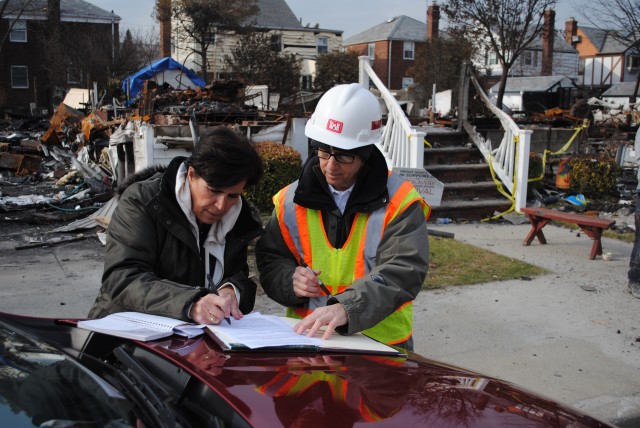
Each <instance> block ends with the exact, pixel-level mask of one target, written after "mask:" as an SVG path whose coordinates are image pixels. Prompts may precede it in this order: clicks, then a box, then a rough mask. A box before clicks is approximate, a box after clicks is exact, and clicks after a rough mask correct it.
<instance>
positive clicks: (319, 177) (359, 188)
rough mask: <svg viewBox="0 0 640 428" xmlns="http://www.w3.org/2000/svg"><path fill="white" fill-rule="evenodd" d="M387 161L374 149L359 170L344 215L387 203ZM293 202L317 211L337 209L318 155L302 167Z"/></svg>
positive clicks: (376, 207)
mask: <svg viewBox="0 0 640 428" xmlns="http://www.w3.org/2000/svg"><path fill="white" fill-rule="evenodd" d="M388 174H389V170H388V169H387V161H386V160H385V158H384V156H383V155H382V153H380V150H378V149H375V150H373V151H372V152H371V156H370V157H369V159H368V160H367V162H366V163H365V165H364V166H363V167H362V169H361V170H360V172H359V173H358V178H357V179H356V185H355V187H354V188H353V192H352V193H351V196H350V197H349V201H348V202H347V206H346V208H345V211H344V213H345V215H347V213H351V212H372V211H375V210H377V209H378V208H380V207H382V206H384V205H386V204H387V203H388V202H389V192H388V191H387V177H388ZM293 202H294V203H296V204H298V205H300V206H303V207H305V208H310V209H314V210H320V211H333V210H337V209H338V208H337V207H336V204H335V202H334V200H333V197H332V196H331V191H330V190H329V185H328V184H327V181H326V180H325V178H324V175H323V174H322V171H321V170H320V161H319V160H318V157H317V156H311V157H309V158H308V159H307V162H306V163H305V164H304V166H303V167H302V174H301V175H300V179H299V180H298V186H297V189H296V193H295V196H294V198H293Z"/></svg>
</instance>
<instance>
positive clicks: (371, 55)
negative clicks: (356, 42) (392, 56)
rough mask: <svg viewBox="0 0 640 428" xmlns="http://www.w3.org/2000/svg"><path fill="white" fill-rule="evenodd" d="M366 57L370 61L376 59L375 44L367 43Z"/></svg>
mask: <svg viewBox="0 0 640 428" xmlns="http://www.w3.org/2000/svg"><path fill="white" fill-rule="evenodd" d="M367 55H368V56H369V58H370V59H375V58H376V44H375V43H369V45H368V46H367Z"/></svg>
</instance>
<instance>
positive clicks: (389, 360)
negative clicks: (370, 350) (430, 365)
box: [363, 355, 407, 367]
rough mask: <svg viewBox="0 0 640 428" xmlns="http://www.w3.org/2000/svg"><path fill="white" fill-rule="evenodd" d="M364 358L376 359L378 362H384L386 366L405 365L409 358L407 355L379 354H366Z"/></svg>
mask: <svg viewBox="0 0 640 428" xmlns="http://www.w3.org/2000/svg"><path fill="white" fill-rule="evenodd" d="M363 358H364V359H365V360H370V361H374V362H376V363H377V364H382V365H385V366H395V367H399V366H401V365H403V364H404V363H405V361H406V360H407V358H406V357H382V356H378V355H364V356H363Z"/></svg>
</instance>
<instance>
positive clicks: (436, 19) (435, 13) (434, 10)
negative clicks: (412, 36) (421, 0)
mask: <svg viewBox="0 0 640 428" xmlns="http://www.w3.org/2000/svg"><path fill="white" fill-rule="evenodd" d="M439 24H440V6H438V5H437V4H431V5H429V7H428V8H427V40H434V39H437V38H438V26H439Z"/></svg>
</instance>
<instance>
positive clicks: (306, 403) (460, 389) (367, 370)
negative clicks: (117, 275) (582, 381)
mask: <svg viewBox="0 0 640 428" xmlns="http://www.w3.org/2000/svg"><path fill="white" fill-rule="evenodd" d="M150 346H151V347H152V348H153V349H154V350H155V351H156V352H159V353H162V354H163V355H165V356H166V357H167V358H169V359H172V360H173V361H175V363H176V364H179V365H181V366H182V367H184V368H185V369H186V370H189V371H191V372H192V373H193V374H195V375H196V376H198V377H199V378H200V379H201V380H202V381H203V382H204V383H206V384H207V385H209V387H211V388H212V389H214V390H216V391H217V392H218V393H219V394H220V395H222V396H224V397H225V398H226V399H227V400H228V401H229V402H230V403H232V405H233V406H234V407H235V408H236V409H237V410H238V411H239V412H240V413H242V414H244V415H245V417H246V418H247V419H248V420H249V421H250V422H251V423H252V424H254V425H256V426H265V427H274V426H278V425H282V426H304V427H312V426H318V427H334V428H338V427H351V426H354V425H358V424H365V423H376V424H377V425H379V426H393V427H402V426H406V427H409V426H430V427H434V426H437V427H449V426H451V427H498V426H504V427H515V426H517V427H543V426H544V427H550V426H551V427H568V426H571V427H575V426H590V427H597V426H606V424H603V423H601V422H598V421H596V420H594V419H593V418H591V417H589V416H587V415H584V414H581V413H579V412H578V411H576V410H575V409H571V408H568V407H565V406H563V405H561V404H559V403H558V402H555V401H552V400H549V399H546V398H543V397H540V396H537V395H535V394H533V393H531V392H528V391H525V390H523V389H521V388H518V387H516V386H514V385H512V384H510V383H507V382H503V381H500V380H498V379H495V378H490V377H486V376H482V375H479V374H477V373H473V372H470V371H466V370H463V369H460V368H456V367H453V366H449V365H446V364H443V363H440V362H436V361H433V360H428V359H425V358H423V357H421V356H419V355H417V354H413V353H409V354H408V355H407V356H403V357H388V356H380V355H365V354H307V353H297V354H296V353H273V352H270V353H260V352H254V351H251V352H235V353H230V352H222V351H220V349H219V348H218V347H217V346H216V345H215V343H213V342H212V341H210V340H209V338H200V339H198V340H195V341H185V340H182V339H171V340H167V341H160V342H156V343H153V344H151V345H150Z"/></svg>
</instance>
